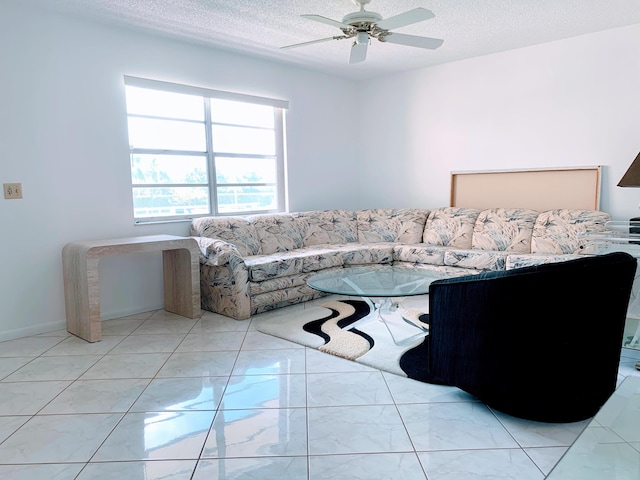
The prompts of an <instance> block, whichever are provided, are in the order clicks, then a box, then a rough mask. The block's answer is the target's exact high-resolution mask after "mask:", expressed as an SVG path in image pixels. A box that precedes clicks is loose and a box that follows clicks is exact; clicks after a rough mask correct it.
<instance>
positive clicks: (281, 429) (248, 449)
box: [202, 408, 307, 458]
mask: <svg viewBox="0 0 640 480" xmlns="http://www.w3.org/2000/svg"><path fill="white" fill-rule="evenodd" d="M306 454H307V415H306V411H305V409H304V408H277V409H276V408H271V409H253V410H219V411H218V413H217V414H216V417H215V419H214V421H213V426H212V427H211V434H210V435H209V438H207V442H206V443H205V445H204V450H203V451H202V458H231V457H262V456H296V455H306Z"/></svg>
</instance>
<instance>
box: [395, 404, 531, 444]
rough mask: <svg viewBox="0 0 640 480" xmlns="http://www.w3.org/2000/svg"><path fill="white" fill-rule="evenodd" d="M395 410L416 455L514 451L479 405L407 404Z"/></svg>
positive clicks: (502, 430) (503, 431) (508, 437)
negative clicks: (478, 449)
mask: <svg viewBox="0 0 640 480" xmlns="http://www.w3.org/2000/svg"><path fill="white" fill-rule="evenodd" d="M398 410H399V412H400V415H401V416H402V420H403V421H404V424H405V425H406V426H407V431H408V432H409V436H410V437H411V441H412V442H413V445H414V446H415V448H416V450H418V451H426V450H458V449H474V448H517V447H518V444H517V443H516V441H515V440H514V439H513V437H512V436H511V435H509V432H508V431H507V430H506V429H505V428H504V427H503V426H502V425H501V424H500V422H499V421H498V420H497V419H496V417H495V416H494V415H493V414H492V413H491V411H490V410H489V409H488V408H487V407H486V406H484V405H483V404H480V403H473V402H465V403H428V404H409V405H398Z"/></svg>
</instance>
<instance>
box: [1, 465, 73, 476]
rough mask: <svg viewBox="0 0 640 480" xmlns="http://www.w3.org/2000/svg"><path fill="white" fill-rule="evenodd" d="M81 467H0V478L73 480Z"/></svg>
mask: <svg viewBox="0 0 640 480" xmlns="http://www.w3.org/2000/svg"><path fill="white" fill-rule="evenodd" d="M82 467H83V464H81V463H59V464H40V465H0V478H2V480H35V479H43V480H44V479H46V480H74V479H75V478H76V476H77V475H78V472H80V470H82Z"/></svg>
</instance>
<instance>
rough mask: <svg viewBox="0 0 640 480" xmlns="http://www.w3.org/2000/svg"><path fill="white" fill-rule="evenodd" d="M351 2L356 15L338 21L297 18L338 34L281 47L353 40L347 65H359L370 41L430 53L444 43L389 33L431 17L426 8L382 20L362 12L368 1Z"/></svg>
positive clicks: (377, 15) (365, 54)
mask: <svg viewBox="0 0 640 480" xmlns="http://www.w3.org/2000/svg"><path fill="white" fill-rule="evenodd" d="M352 2H353V3H355V4H356V6H359V7H360V10H359V11H358V12H353V13H349V14H347V15H345V16H344V18H343V19H342V21H341V22H338V21H337V20H331V19H330V18H327V17H323V16H321V15H301V16H302V17H304V18H308V19H309V20H313V21H316V22H320V23H325V24H327V25H331V26H333V27H338V28H339V29H340V30H342V35H336V36H333V37H328V38H321V39H319V40H311V41H310V42H303V43H296V44H294V45H287V46H285V47H281V48H283V49H287V48H297V47H304V46H306V45H312V44H314V43H321V42H328V41H330V40H344V39H345V38H353V39H354V41H353V44H352V45H351V54H350V56H349V63H359V62H363V61H364V60H365V59H366V58H367V47H368V46H369V42H370V40H371V39H372V38H377V39H378V40H379V41H381V42H386V43H396V44H398V45H407V46H409V47H418V48H427V49H430V50H434V49H436V48H438V47H439V46H440V45H442V43H443V42H444V40H441V39H439V38H429V37H418V36H416V35H406V34H403V33H394V32H390V31H389V30H391V29H394V28H399V27H404V26H406V25H411V24H413V23H417V22H422V21H424V20H429V19H430V18H433V17H435V15H434V14H433V12H431V11H430V10H427V9H426V8H421V7H418V8H414V9H413V10H409V11H407V12H404V13H400V14H398V15H394V16H393V17H389V18H386V19H383V18H382V16H381V15H380V14H379V13H375V12H368V11H365V9H364V6H365V5H367V4H368V3H370V2H371V0H352Z"/></svg>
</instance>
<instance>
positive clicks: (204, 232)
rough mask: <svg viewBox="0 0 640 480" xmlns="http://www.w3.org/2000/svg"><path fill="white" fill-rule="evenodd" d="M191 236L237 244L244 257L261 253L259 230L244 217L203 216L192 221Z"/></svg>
mask: <svg viewBox="0 0 640 480" xmlns="http://www.w3.org/2000/svg"><path fill="white" fill-rule="evenodd" d="M191 236H193V237H208V238H218V239H220V240H223V241H225V242H228V243H231V244H233V245H235V247H236V248H237V249H238V252H239V253H240V255H242V256H243V257H247V256H250V255H258V254H260V253H261V250H260V240H259V238H258V232H257V231H256V229H255V227H254V226H253V224H252V223H251V222H250V221H249V220H247V219H246V218H244V217H201V218H194V219H193V220H192V222H191Z"/></svg>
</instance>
